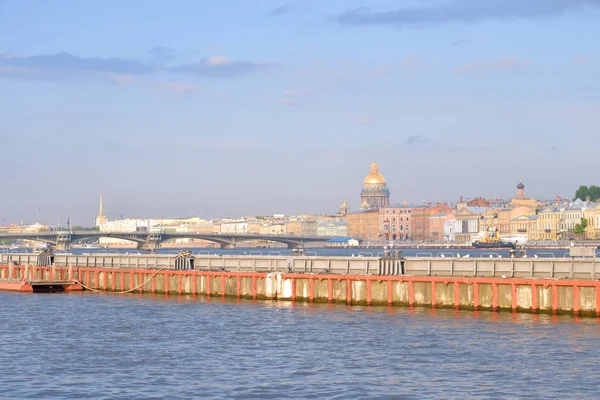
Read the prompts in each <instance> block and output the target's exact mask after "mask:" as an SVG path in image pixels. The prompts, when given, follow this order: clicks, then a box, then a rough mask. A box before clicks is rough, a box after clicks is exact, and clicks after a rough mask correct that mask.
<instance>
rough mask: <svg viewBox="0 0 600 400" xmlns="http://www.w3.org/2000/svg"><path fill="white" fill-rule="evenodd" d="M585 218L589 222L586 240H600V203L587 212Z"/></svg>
mask: <svg viewBox="0 0 600 400" xmlns="http://www.w3.org/2000/svg"><path fill="white" fill-rule="evenodd" d="M585 218H586V219H587V222H588V226H587V229H586V239H595V240H597V239H600V202H598V203H596V204H595V206H594V207H590V208H588V209H586V210H585Z"/></svg>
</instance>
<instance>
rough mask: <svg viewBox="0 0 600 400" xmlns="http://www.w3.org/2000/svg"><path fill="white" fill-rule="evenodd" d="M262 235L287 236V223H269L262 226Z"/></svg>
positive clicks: (260, 231)
mask: <svg viewBox="0 0 600 400" xmlns="http://www.w3.org/2000/svg"><path fill="white" fill-rule="evenodd" d="M259 233H260V234H261V235H285V234H286V233H287V230H286V225H285V222H283V221H281V222H269V223H266V224H262V225H261V226H260V230H259Z"/></svg>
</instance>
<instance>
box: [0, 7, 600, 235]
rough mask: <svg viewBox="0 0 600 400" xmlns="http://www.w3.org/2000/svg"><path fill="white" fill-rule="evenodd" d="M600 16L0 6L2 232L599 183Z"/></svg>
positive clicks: (544, 192) (551, 190) (490, 10)
mask: <svg viewBox="0 0 600 400" xmlns="http://www.w3.org/2000/svg"><path fill="white" fill-rule="evenodd" d="M599 21H600V0H485V1H482V0H385V1H384V0H381V1H376V0H370V1H367V0H329V1H327V2H325V1H317V0H302V1H300V0H298V1H294V0H290V1H288V2H282V1H268V0H264V1H258V0H257V1H247V0H204V1H195V0H172V1H168V2H166V1H146V0H130V1H121V0H104V1H78V0H56V1H52V2H48V1H43V0H37V1H34V0H19V1H16V0H0V94H1V95H0V148H1V149H2V154H3V161H4V162H3V165H4V168H3V171H2V175H1V176H2V183H3V185H2V187H3V190H2V194H1V195H0V220H2V219H3V220H6V221H19V220H25V221H34V220H35V219H36V210H37V207H40V209H41V216H42V220H43V221H45V222H52V221H56V217H57V216H60V217H61V218H62V219H63V220H66V217H67V216H70V217H71V218H72V220H73V222H74V223H77V224H86V225H89V224H91V222H92V221H93V217H94V215H95V214H96V213H97V207H98V205H97V203H98V197H99V194H100V193H101V192H102V193H103V195H104V199H105V211H106V213H107V214H108V216H109V217H110V218H118V217H119V216H120V215H121V214H123V215H124V216H140V217H145V216H157V217H159V216H164V217H167V216H186V215H196V213H197V212H200V214H201V215H202V216H205V217H225V216H235V215H244V214H272V213H286V214H292V213H320V212H332V211H335V210H336V209H337V208H338V206H339V204H340V203H341V202H342V201H343V200H348V202H349V203H350V204H351V206H352V207H358V205H359V192H360V189H361V185H362V179H363V178H364V175H365V174H366V173H368V170H369V164H370V163H371V162H372V161H373V160H376V161H377V162H378V163H379V164H380V165H381V172H382V173H383V174H384V175H385V176H386V178H387V180H388V185H389V187H390V191H391V196H392V201H393V202H402V201H404V200H406V201H409V202H413V203H420V202H422V201H424V200H426V201H456V199H457V198H458V197H459V196H460V195H463V196H465V197H476V196H480V195H481V196H489V197H496V196H497V197H509V196H511V195H513V193H514V192H515V191H516V188H515V186H516V184H517V182H518V181H519V179H523V181H524V182H525V184H526V193H527V194H528V195H530V196H534V197H537V198H550V197H554V196H556V195H563V196H570V195H572V194H573V193H574V191H575V188H576V187H577V186H579V185H580V184H599V183H600V177H599V175H598V173H597V171H598V162H597V160H598V157H597V154H598V148H599V147H598V142H599V139H600V79H599V77H598V71H599V70H600V44H599V42H598V39H597V38H600V23H599Z"/></svg>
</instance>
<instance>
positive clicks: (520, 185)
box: [517, 182, 525, 190]
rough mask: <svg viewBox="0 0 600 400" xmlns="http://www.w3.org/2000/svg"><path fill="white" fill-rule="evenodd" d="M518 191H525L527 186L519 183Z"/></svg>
mask: <svg viewBox="0 0 600 400" xmlns="http://www.w3.org/2000/svg"><path fill="white" fill-rule="evenodd" d="M517 189H519V190H523V189H525V185H523V182H519V184H518V185H517Z"/></svg>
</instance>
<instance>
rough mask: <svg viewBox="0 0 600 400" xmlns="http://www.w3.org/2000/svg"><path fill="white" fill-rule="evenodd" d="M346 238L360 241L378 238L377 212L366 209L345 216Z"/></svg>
mask: <svg viewBox="0 0 600 400" xmlns="http://www.w3.org/2000/svg"><path fill="white" fill-rule="evenodd" d="M346 221H347V223H348V236H351V237H353V238H361V239H377V238H379V210H377V209H368V210H360V211H355V212H350V213H348V215H346Z"/></svg>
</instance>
